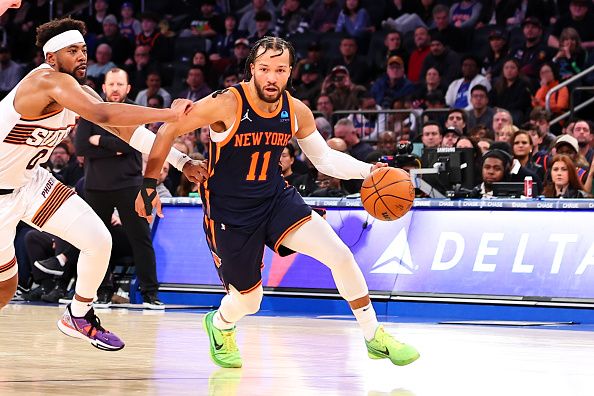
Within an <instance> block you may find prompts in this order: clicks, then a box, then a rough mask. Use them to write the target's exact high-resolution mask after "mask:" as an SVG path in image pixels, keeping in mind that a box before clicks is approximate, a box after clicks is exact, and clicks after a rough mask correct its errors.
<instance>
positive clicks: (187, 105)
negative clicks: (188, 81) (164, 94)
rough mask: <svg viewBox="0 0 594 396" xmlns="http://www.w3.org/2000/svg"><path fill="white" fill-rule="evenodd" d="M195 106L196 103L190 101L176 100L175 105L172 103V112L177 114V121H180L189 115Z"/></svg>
mask: <svg viewBox="0 0 594 396" xmlns="http://www.w3.org/2000/svg"><path fill="white" fill-rule="evenodd" d="M193 106H194V102H192V101H191V100H189V99H175V100H174V101H173V103H171V110H173V111H174V112H175V113H176V114H177V119H178V120H179V119H180V118H182V117H183V116H184V115H186V114H188V113H189V112H190V110H192V107H193Z"/></svg>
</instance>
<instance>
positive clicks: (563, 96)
mask: <svg viewBox="0 0 594 396" xmlns="http://www.w3.org/2000/svg"><path fill="white" fill-rule="evenodd" d="M539 74H540V88H539V89H538V91H536V94H535V95H534V98H533V99H532V106H533V107H543V108H544V107H545V99H546V97H547V93H548V92H549V91H550V90H551V89H553V88H554V87H556V86H557V85H559V68H558V67H557V65H556V64H554V63H552V62H545V63H543V64H542V66H541V67H540V71H539ZM567 109H569V90H568V89H567V87H563V88H561V89H560V90H558V91H555V92H553V94H552V95H551V113H552V114H553V116H557V115H559V114H561V113H564V112H566V111H567Z"/></svg>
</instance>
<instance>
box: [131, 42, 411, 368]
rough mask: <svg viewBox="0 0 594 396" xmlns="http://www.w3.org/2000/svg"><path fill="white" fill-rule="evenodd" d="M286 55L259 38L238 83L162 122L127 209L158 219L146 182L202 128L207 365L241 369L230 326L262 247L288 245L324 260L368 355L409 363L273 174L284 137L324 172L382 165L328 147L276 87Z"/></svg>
mask: <svg viewBox="0 0 594 396" xmlns="http://www.w3.org/2000/svg"><path fill="white" fill-rule="evenodd" d="M294 60H295V54H294V50H293V47H292V46H291V44H289V43H288V42H286V41H284V40H282V39H280V38H276V37H265V38H263V39H261V40H260V41H258V42H257V43H256V44H255V45H254V47H253V48H252V49H251V52H250V56H249V57H248V59H247V64H246V76H247V77H246V78H247V80H248V81H247V82H244V83H241V84H237V85H235V86H233V87H231V88H228V89H226V90H223V91H219V92H216V93H214V94H213V95H212V96H210V97H207V98H204V99H202V100H200V101H198V102H197V103H195V104H194V107H193V108H192V110H191V111H190V113H189V114H188V117H187V118H186V119H184V120H180V121H179V122H174V123H167V124H165V125H164V126H163V127H162V128H161V129H160V130H159V132H158V134H157V138H156V140H155V144H154V145H153V148H152V150H151V154H150V157H149V161H148V165H147V168H146V172H145V179H144V183H143V187H142V188H141V191H140V193H139V196H138V197H137V199H136V210H137V211H138V213H139V214H140V215H141V216H144V217H146V218H148V219H149V220H150V214H151V211H152V208H153V206H156V207H157V213H158V215H160V216H162V213H161V208H160V202H159V199H158V196H157V194H156V192H155V186H156V182H157V177H158V176H159V170H160V169H161V165H162V164H163V161H164V160H165V157H166V155H167V152H168V150H169V148H170V147H171V144H172V143H173V140H174V138H175V137H176V136H179V135H182V134H184V133H186V132H188V131H192V130H195V129H198V128H200V127H202V126H205V125H210V128H211V133H210V136H211V140H212V142H211V147H210V151H209V153H211V155H210V158H209V159H208V162H207V163H205V164H204V165H205V168H206V171H207V174H208V178H207V179H206V180H205V181H204V182H203V183H202V184H201V196H202V200H203V205H204V213H205V216H204V230H205V232H206V238H207V242H208V245H209V247H210V249H211V251H212V256H213V259H214V263H215V266H216V268H217V271H218V273H219V276H220V278H221V280H222V282H223V284H224V286H225V289H226V290H227V295H226V296H225V297H224V298H223V300H222V301H221V305H220V308H219V309H218V310H217V311H213V312H210V313H208V314H206V316H205V317H204V320H203V324H204V328H205V329H206V332H207V334H208V337H209V340H210V355H211V357H212V359H213V361H214V362H215V363H216V364H217V365H219V366H221V367H241V365H242V362H241V357H240V354H239V350H238V348H237V345H236V343H235V323H236V322H237V321H238V320H239V319H241V318H242V317H244V316H245V315H248V314H253V313H256V312H257V311H258V310H259V308H260V302H261V300H262V296H263V289H262V279H261V272H260V271H261V264H262V258H263V253H264V245H267V246H269V247H270V248H272V249H274V250H275V251H276V252H277V253H279V254H281V255H284V254H287V253H290V252H292V251H295V252H299V253H303V254H307V255H309V256H311V257H313V258H315V259H317V260H318V261H320V262H322V263H324V264H325V265H327V266H328V267H329V268H330V269H331V270H332V275H333V277H334V280H335V282H336V286H337V288H338V291H339V292H340V295H341V296H342V297H343V298H345V299H346V300H347V301H348V303H349V305H350V307H351V308H352V310H353V313H354V315H355V318H356V319H357V322H358V323H359V325H360V326H361V329H362V331H363V335H364V337H365V343H366V345H367V350H368V354H369V357H370V358H372V359H384V358H388V359H390V360H391V361H392V363H394V364H397V365H406V364H409V363H411V362H413V361H415V360H416V359H417V358H418V357H419V354H418V352H417V351H416V350H415V349H414V348H413V347H411V346H409V345H406V344H403V343H400V342H398V341H396V340H395V339H394V338H393V337H392V336H391V335H389V334H387V333H386V332H384V329H383V327H382V326H380V325H378V322H377V318H376V314H375V311H374V309H373V306H372V305H371V300H370V299H369V292H368V289H367V285H366V283H365V279H364V277H363V274H362V273H361V270H360V269H359V267H358V265H357V263H356V262H355V260H354V257H353V254H352V253H351V252H350V250H349V249H348V247H347V246H346V245H345V244H344V243H343V242H342V241H341V240H340V238H339V237H338V236H337V235H336V234H335V233H334V231H333V230H332V228H331V227H330V225H328V223H326V222H325V221H324V220H323V219H322V218H321V217H320V216H319V215H318V214H317V213H315V212H312V210H311V208H310V207H309V206H308V205H306V204H305V202H304V201H303V199H302V198H301V196H300V195H299V194H298V193H297V190H296V189H295V188H293V187H291V186H288V185H287V183H285V181H284V180H283V177H282V175H281V171H280V166H279V165H278V164H279V159H280V156H281V153H282V151H283V149H284V147H285V145H286V144H287V142H288V141H289V139H291V137H292V136H293V135H295V136H296V137H297V139H298V142H299V145H300V146H301V148H302V150H303V152H304V153H305V154H306V155H307V157H308V158H309V159H310V160H311V162H312V163H313V164H314V165H315V166H316V168H317V169H318V170H319V171H320V172H322V173H324V174H326V175H329V176H332V177H336V178H341V179H362V178H365V177H366V176H367V175H369V173H370V172H371V171H372V170H374V169H376V168H379V167H381V166H386V164H381V163H380V164H377V165H374V166H372V165H370V164H367V163H364V162H361V161H358V160H356V159H354V158H352V157H350V156H349V155H346V154H343V153H341V152H338V151H335V150H332V149H330V148H329V147H328V145H327V144H326V142H325V141H324V139H323V138H322V136H321V135H320V133H319V132H318V131H317V130H316V126H315V122H314V118H313V115H312V113H311V111H310V110H309V108H307V106H305V105H304V104H303V103H302V102H301V101H299V100H297V99H294V98H292V97H291V95H290V94H289V93H288V92H287V91H286V87H287V83H288V81H289V78H290V75H291V69H292V65H293V62H294Z"/></svg>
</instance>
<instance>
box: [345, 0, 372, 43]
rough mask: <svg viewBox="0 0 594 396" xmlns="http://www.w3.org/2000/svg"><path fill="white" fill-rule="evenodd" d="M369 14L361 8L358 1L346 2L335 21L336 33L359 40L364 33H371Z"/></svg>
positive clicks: (347, 0)
mask: <svg viewBox="0 0 594 396" xmlns="http://www.w3.org/2000/svg"><path fill="white" fill-rule="evenodd" d="M373 30H375V29H374V27H373V26H372V25H371V20H370V18H369V13H367V10H366V9H365V8H363V7H361V1H359V0H346V1H345V3H344V7H343V9H342V10H341V11H340V14H338V20H337V21H336V32H338V33H346V34H348V35H349V36H352V37H356V38H361V37H363V36H365V33H368V32H372V31H373Z"/></svg>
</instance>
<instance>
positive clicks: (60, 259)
mask: <svg viewBox="0 0 594 396" xmlns="http://www.w3.org/2000/svg"><path fill="white" fill-rule="evenodd" d="M56 258H57V259H58V262H59V263H60V265H61V266H62V267H63V266H65V265H66V256H64V255H63V254H62V253H60V254H58V255H57V256H56Z"/></svg>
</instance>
